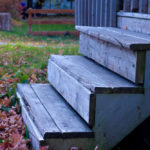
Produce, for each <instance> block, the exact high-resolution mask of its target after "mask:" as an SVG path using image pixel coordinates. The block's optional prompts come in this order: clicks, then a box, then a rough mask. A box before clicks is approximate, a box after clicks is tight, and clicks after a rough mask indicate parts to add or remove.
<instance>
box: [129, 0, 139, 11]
mask: <svg viewBox="0 0 150 150" xmlns="http://www.w3.org/2000/svg"><path fill="white" fill-rule="evenodd" d="M130 11H131V12H138V11H139V0H131V9H130Z"/></svg>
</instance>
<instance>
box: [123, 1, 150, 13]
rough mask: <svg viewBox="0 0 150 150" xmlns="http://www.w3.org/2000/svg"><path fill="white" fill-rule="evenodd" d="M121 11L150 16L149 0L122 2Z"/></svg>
mask: <svg viewBox="0 0 150 150" xmlns="http://www.w3.org/2000/svg"><path fill="white" fill-rule="evenodd" d="M123 10H124V11H125V12H139V13H146V14H150V0H124V2H123Z"/></svg>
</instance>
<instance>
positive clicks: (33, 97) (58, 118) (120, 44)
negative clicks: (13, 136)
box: [17, 26, 150, 150]
mask: <svg viewBox="0 0 150 150" xmlns="http://www.w3.org/2000/svg"><path fill="white" fill-rule="evenodd" d="M76 29H77V30H79V31H80V49H79V53H81V54H83V55H84V56H60V55H51V57H50V59H49V62H48V80H49V82H50V84H31V85H28V84H18V86H17V95H18V97H19V98H20V101H21V106H22V115H23V118H24V121H25V123H26V124H27V126H28V129H29V132H30V136H31V138H32V143H33V147H34V148H35V149H39V146H40V145H43V144H48V145H49V146H50V149H51V150H67V149H69V148H70V147H73V146H77V147H81V148H82V150H88V148H89V147H90V146H91V145H92V144H93V143H96V144H98V143H103V144H102V145H103V148H102V150H110V149H111V148H113V147H114V146H115V145H116V144H117V143H118V142H120V141H121V140H122V139H123V138H124V137H126V136H127V135H128V134H129V133H130V132H131V131H132V130H134V129H135V128H136V127H137V126H138V125H139V124H141V123H142V122H143V121H144V120H145V119H146V118H147V117H148V116H149V115H150V98H149V97H150V68H149V65H150V52H149V51H148V50H150V36H148V35H144V34H141V33H134V32H130V31H126V30H121V29H117V28H106V27H82V26H77V27H76Z"/></svg>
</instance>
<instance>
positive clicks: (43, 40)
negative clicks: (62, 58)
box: [0, 23, 78, 45]
mask: <svg viewBox="0 0 150 150" xmlns="http://www.w3.org/2000/svg"><path fill="white" fill-rule="evenodd" d="M32 30H33V31H54V30H55V31H59V30H62V31H64V30H68V31H72V30H74V26H73V25H33V27H32ZM0 41H1V42H15V43H16V42H17V43H18V42H19V43H25V44H26V43H27V44H28V43H31V42H32V43H40V44H46V45H51V44H52V42H53V44H58V43H60V41H62V42H63V43H66V44H68V43H70V41H71V42H72V43H74V42H75V43H76V44H77V41H78V40H77V39H76V38H75V37H74V36H61V37H58V36H53V37H52V36H31V35H29V34H28V25H27V23H23V24H22V25H21V26H14V27H13V30H12V31H7V32H4V31H0Z"/></svg>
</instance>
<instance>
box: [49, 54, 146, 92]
mask: <svg viewBox="0 0 150 150" xmlns="http://www.w3.org/2000/svg"><path fill="white" fill-rule="evenodd" d="M50 61H53V62H54V63H55V64H57V65H58V66H59V67H60V68H62V69H63V70H64V71H65V72H67V73H68V74H70V75H71V76H72V77H73V78H75V79H76V80H77V81H78V82H79V83H81V84H82V85H83V86H84V87H86V88H87V89H89V90H90V91H92V92H95V93H115V92H119V93H126V92H127V93H143V91H144V89H143V87H141V86H137V85H135V84H133V83H131V82H130V81H128V80H126V79H124V78H122V77H120V76H119V75H117V74H115V73H113V72H111V71H109V70H108V69H105V68H104V67H102V66H101V65H98V64H97V63H95V62H94V61H92V60H89V59H87V58H85V57H84V56H60V55H51V58H50Z"/></svg>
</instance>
